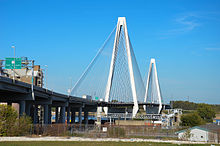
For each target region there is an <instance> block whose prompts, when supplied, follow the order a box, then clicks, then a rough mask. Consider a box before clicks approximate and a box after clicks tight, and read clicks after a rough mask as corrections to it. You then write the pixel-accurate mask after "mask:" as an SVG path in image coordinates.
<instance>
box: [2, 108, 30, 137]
mask: <svg viewBox="0 0 220 146" xmlns="http://www.w3.org/2000/svg"><path fill="white" fill-rule="evenodd" d="M30 128H31V118H30V117H28V116H26V115H24V116H22V117H20V118H18V113H17V112H16V111H15V109H14V108H12V107H11V106H7V105H0V136H21V135H26V134H28V133H29V130H30Z"/></svg>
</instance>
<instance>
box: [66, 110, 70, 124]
mask: <svg viewBox="0 0 220 146" xmlns="http://www.w3.org/2000/svg"><path fill="white" fill-rule="evenodd" d="M66 112H67V124H69V123H70V106H68V107H67V110H66Z"/></svg>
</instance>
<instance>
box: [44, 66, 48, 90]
mask: <svg viewBox="0 0 220 146" xmlns="http://www.w3.org/2000/svg"><path fill="white" fill-rule="evenodd" d="M44 66H45V76H46V91H47V89H48V86H47V74H48V72H47V71H48V70H47V69H48V65H44Z"/></svg>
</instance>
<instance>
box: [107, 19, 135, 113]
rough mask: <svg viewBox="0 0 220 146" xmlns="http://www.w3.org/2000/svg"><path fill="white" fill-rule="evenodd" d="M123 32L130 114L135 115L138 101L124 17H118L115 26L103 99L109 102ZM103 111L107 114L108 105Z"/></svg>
mask: <svg viewBox="0 0 220 146" xmlns="http://www.w3.org/2000/svg"><path fill="white" fill-rule="evenodd" d="M122 29H123V30H122ZM122 32H124V38H125V40H124V41H125V47H126V53H127V59H128V69H129V75H130V84H131V90H132V96H133V102H134V106H133V111H132V116H133V117H135V116H136V114H137V112H138V109H139V107H138V101H137V90H136V88H137V87H136V84H135V79H134V70H133V64H132V63H133V60H132V56H131V51H133V50H131V49H132V47H131V46H130V40H129V36H128V30H127V24H126V19H125V17H119V18H118V23H117V28H116V34H115V40H114V46H113V51H112V58H111V64H110V70H109V76H108V81H107V85H106V91H105V101H106V102H109V97H110V92H111V86H112V81H113V75H114V69H115V60H116V57H117V49H118V45H119V39H120V35H122V34H121V33H122ZM104 112H105V114H106V115H107V114H108V107H104Z"/></svg>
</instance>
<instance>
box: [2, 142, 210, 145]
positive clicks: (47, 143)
mask: <svg viewBox="0 0 220 146" xmlns="http://www.w3.org/2000/svg"><path fill="white" fill-rule="evenodd" d="M145 145H146V146H178V144H170V143H150V142H91V141H85V142H70V141H66V142H62V141H53V142H52V141H37V142H33V141H31V142H29V141H25V142H23V141H21V142H18V141H17V142H13V141H10V142H0V146H145ZM184 145H185V146H190V145H191V144H184ZM184 145H183V146H184ZM196 145H197V146H199V145H202V144H196ZM206 145H207V146H210V144H204V145H202V146H206Z"/></svg>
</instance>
